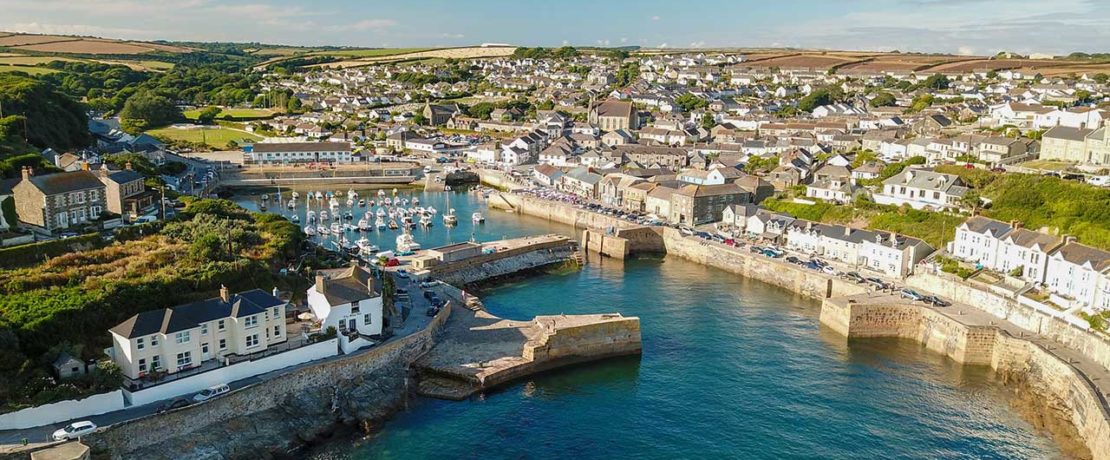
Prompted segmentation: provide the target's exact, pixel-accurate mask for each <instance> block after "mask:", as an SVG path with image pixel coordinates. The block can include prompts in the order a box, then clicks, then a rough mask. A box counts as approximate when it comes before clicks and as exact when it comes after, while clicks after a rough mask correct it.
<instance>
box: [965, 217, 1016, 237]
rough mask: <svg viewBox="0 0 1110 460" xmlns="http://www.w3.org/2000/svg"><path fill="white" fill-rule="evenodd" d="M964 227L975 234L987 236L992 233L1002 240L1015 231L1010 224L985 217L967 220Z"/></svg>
mask: <svg viewBox="0 0 1110 460" xmlns="http://www.w3.org/2000/svg"><path fill="white" fill-rule="evenodd" d="M963 225H964V226H965V227H967V229H968V230H970V231H972V232H975V233H979V234H986V233H987V232H990V233H991V235H992V236H994V237H995V238H1002V237H1003V236H1006V234H1008V233H1010V231H1011V230H1013V227H1012V226H1010V224H1007V223H1005V222H1002V221H1000V220H994V219H991V218H988V217H983V216H972V217H971V218H970V219H968V220H965V221H964V223H963Z"/></svg>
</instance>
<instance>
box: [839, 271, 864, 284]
mask: <svg viewBox="0 0 1110 460" xmlns="http://www.w3.org/2000/svg"><path fill="white" fill-rule="evenodd" d="M844 277H845V278H847V279H849V280H851V281H855V282H857V283H862V282H864V281H866V280H865V279H864V278H863V276H861V275H860V274H859V273H856V272H848V273H845V274H844Z"/></svg>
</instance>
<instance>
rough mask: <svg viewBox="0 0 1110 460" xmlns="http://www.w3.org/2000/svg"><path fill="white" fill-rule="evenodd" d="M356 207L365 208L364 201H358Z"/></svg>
mask: <svg viewBox="0 0 1110 460" xmlns="http://www.w3.org/2000/svg"><path fill="white" fill-rule="evenodd" d="M358 207H360V208H365V207H366V200H362V199H360V200H358Z"/></svg>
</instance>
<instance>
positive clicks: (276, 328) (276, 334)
mask: <svg viewBox="0 0 1110 460" xmlns="http://www.w3.org/2000/svg"><path fill="white" fill-rule="evenodd" d="M274 337H281V326H274Z"/></svg>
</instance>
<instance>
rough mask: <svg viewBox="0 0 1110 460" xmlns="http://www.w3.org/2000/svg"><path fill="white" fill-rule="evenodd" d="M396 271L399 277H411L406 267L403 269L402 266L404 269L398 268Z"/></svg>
mask: <svg viewBox="0 0 1110 460" xmlns="http://www.w3.org/2000/svg"><path fill="white" fill-rule="evenodd" d="M394 273H396V274H397V277H398V278H408V277H409V272H408V271H405V269H403V268H402V269H400V270H397V271H396V272H394Z"/></svg>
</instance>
